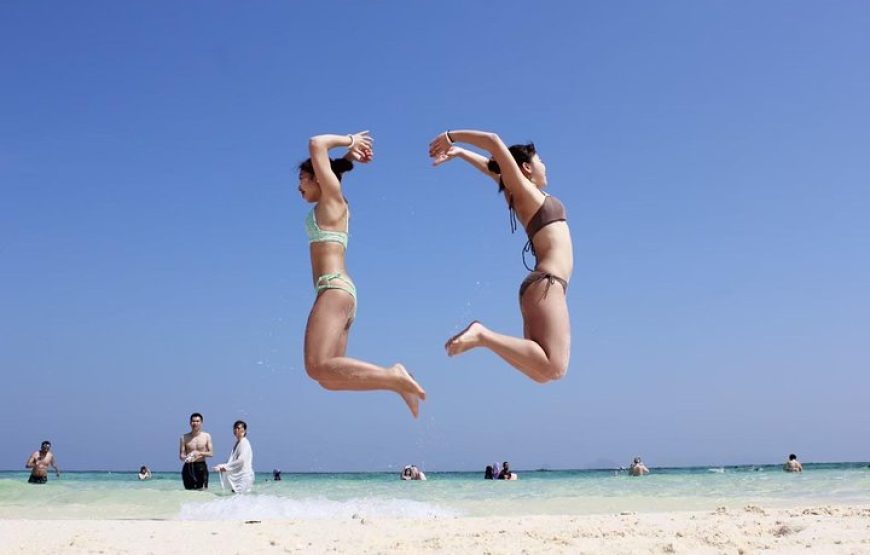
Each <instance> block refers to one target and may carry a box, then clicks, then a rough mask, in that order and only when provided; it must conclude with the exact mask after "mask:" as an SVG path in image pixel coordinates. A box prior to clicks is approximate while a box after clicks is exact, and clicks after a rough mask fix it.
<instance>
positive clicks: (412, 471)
mask: <svg viewBox="0 0 870 555" xmlns="http://www.w3.org/2000/svg"><path fill="white" fill-rule="evenodd" d="M399 478H401V479H402V480H425V479H426V474H425V473H424V472H423V471H422V470H420V469H419V468H417V466H416V465H413V464H408V465H405V468H403V469H402V473H401V474H399Z"/></svg>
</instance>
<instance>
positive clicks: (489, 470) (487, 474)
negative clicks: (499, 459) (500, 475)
mask: <svg viewBox="0 0 870 555" xmlns="http://www.w3.org/2000/svg"><path fill="white" fill-rule="evenodd" d="M483 479H484V480H495V474H494V473H493V471H492V465H489V464H488V465H486V470H484V471H483Z"/></svg>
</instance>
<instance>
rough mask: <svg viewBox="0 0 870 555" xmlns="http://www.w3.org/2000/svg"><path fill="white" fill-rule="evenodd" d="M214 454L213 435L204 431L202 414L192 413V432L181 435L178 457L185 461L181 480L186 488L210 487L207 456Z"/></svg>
mask: <svg viewBox="0 0 870 555" xmlns="http://www.w3.org/2000/svg"><path fill="white" fill-rule="evenodd" d="M212 456H214V449H213V448H212V445H211V435H209V433H208V432H203V431H202V415H201V414H200V413H198V412H195V413H193V414H191V415H190V432H188V433H186V434H184V435H183V436H181V441H180V442H179V446H178V458H179V459H181V460H182V461H184V466H182V467H181V481H182V482H183V483H184V489H196V490H200V489H208V465H206V463H205V459H206V457H212Z"/></svg>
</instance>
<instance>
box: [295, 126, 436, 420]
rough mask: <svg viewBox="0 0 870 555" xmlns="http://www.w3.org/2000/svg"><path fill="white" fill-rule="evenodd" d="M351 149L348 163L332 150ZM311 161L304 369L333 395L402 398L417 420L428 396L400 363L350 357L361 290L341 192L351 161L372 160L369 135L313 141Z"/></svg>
mask: <svg viewBox="0 0 870 555" xmlns="http://www.w3.org/2000/svg"><path fill="white" fill-rule="evenodd" d="M339 147H346V148H347V149H348V152H347V155H346V156H345V157H344V158H338V159H335V160H331V159H330V158H329V151H330V149H333V148H339ZM308 151H309V153H310V155H311V158H309V159H308V160H305V161H304V162H302V163H301V164H299V192H300V193H301V194H302V198H303V199H305V200H306V201H307V202H310V203H314V208H312V209H311V212H310V213H309V214H308V217H307V218H306V219H305V231H306V232H307V234H308V241H309V244H310V247H309V248H310V251H311V270H312V275H313V278H314V288H315V291H316V299H315V301H314V306H313V307H312V309H311V313H310V314H309V315H308V325H307V326H306V328H305V370H306V371H307V372H308V375H309V376H311V377H312V378H313V379H314V380H316V381H317V382H318V383H320V385H321V386H323V387H324V388H325V389H329V390H333V391H371V390H378V389H380V390H388V391H394V392H396V393H398V394H399V395H400V396H401V397H402V399H403V400H404V401H405V403H407V405H408V408H410V409H411V413H412V414H413V415H414V417H415V418H416V417H417V414H418V412H419V404H420V400H422V399H425V398H426V392H425V391H423V388H421V387H420V385H419V384H417V382H416V381H414V379H413V378H412V377H411V375H410V374H408V371H407V370H405V367H404V366H402V365H401V364H398V363H397V364H394V365H393V366H390V367H386V368H385V367H381V366H376V365H374V364H370V363H368V362H363V361H361V360H357V359H353V358H349V357H346V356H345V351H346V349H347V337H348V332H349V331H350V326H351V324H352V323H353V320H354V317H355V316H356V302H357V298H356V295H357V293H356V287H355V286H354V284H353V281H352V280H351V279H350V276H349V275H348V273H347V269H346V268H345V265H344V258H345V251H346V249H347V231H348V220H349V217H350V212H349V210H348V205H347V201H346V200H345V198H344V195H343V194H342V192H341V176H342V174H343V173H345V172H347V171H350V170H351V169H352V168H353V163H352V162H351V160H356V161H358V162H363V163H365V162H369V161H371V159H372V138H371V137H370V136H369V133H368V131H362V132H360V133H356V134H353V135H318V136H316V137H312V138H311V140H310V141H309V142H308Z"/></svg>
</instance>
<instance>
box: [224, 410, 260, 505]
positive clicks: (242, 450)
mask: <svg viewBox="0 0 870 555" xmlns="http://www.w3.org/2000/svg"><path fill="white" fill-rule="evenodd" d="M233 435H234V436H236V445H235V446H234V447H233V451H232V452H231V453H230V458H229V460H228V461H227V462H226V463H225V464H219V465H217V466H216V467H214V469H215V470H216V471H218V472H220V477H221V486H222V487H223V485H224V481H225V480H226V482H228V483H229V486H230V489H232V490H233V493H246V492H248V491H251V488H253V487H254V452H253V450H252V449H251V443H250V442H249V441H248V425H247V423H245V421H244V420H236V421H235V423H234V424H233Z"/></svg>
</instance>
